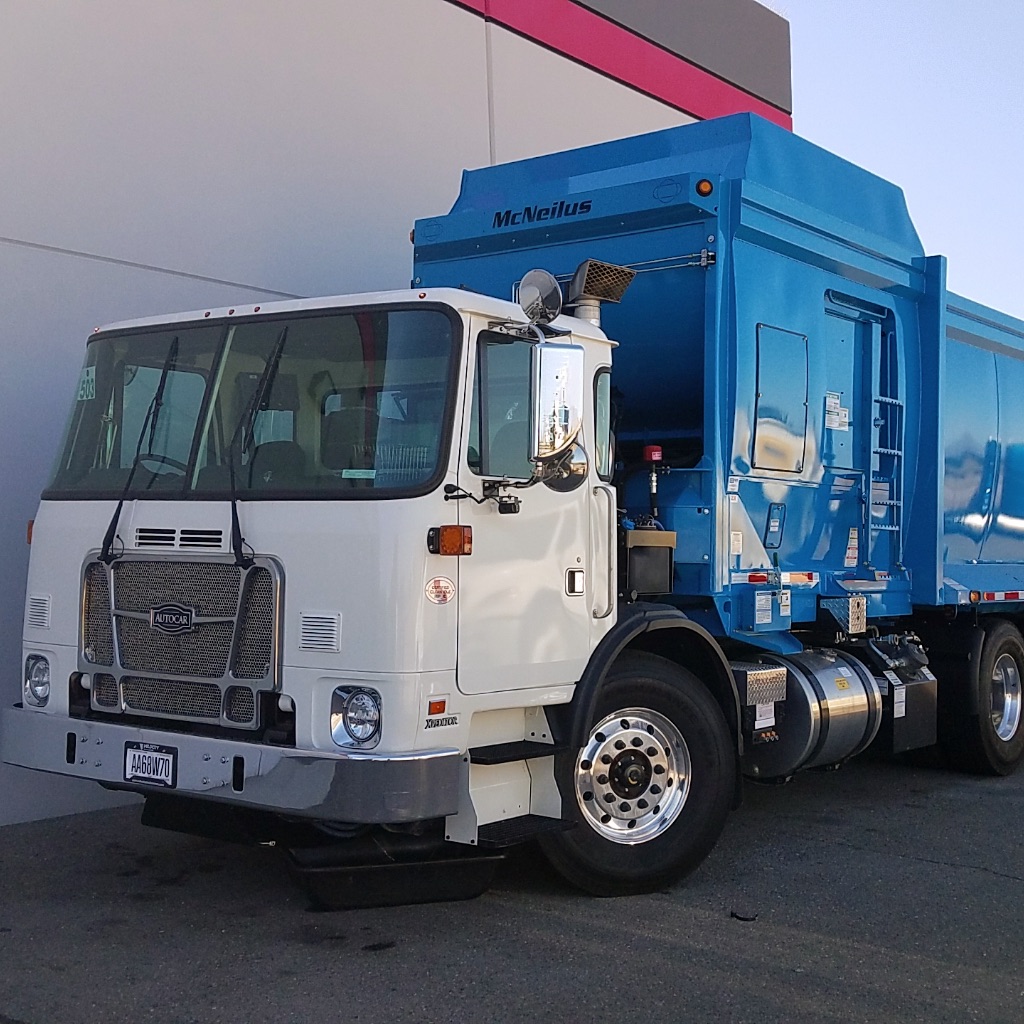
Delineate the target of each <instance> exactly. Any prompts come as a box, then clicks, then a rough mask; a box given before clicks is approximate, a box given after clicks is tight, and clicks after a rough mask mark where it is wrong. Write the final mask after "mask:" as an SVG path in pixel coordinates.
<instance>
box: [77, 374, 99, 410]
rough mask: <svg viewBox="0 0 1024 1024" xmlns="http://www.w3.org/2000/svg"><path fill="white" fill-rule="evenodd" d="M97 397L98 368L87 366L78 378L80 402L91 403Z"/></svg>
mask: <svg viewBox="0 0 1024 1024" xmlns="http://www.w3.org/2000/svg"><path fill="white" fill-rule="evenodd" d="M95 397H96V367H95V366H86V367H85V368H84V369H83V370H82V376H81V377H79V378H78V401H79V402H89V401H91V400H92V399H94V398H95Z"/></svg>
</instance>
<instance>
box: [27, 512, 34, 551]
mask: <svg viewBox="0 0 1024 1024" xmlns="http://www.w3.org/2000/svg"><path fill="white" fill-rule="evenodd" d="M35 525H36V521H35V520H34V519H30V520H29V521H28V526H27V527H26V528H25V543H26V544H27V545H28V546H29V547H32V530H33V528H34V527H35Z"/></svg>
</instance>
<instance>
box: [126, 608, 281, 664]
mask: <svg viewBox="0 0 1024 1024" xmlns="http://www.w3.org/2000/svg"><path fill="white" fill-rule="evenodd" d="M267 625H268V629H267V633H268V634H269V632H270V630H269V625H270V624H269V623H268V624H267ZM233 633H234V623H232V622H203V623H200V624H199V625H197V626H196V627H195V629H193V630H192V632H191V633H178V634H176V635H175V634H168V633H161V632H159V631H157V630H155V629H151V628H150V625H149V622H148V621H147V620H146V619H129V618H127V617H126V616H123V615H119V616H118V618H117V642H118V644H119V646H120V652H121V665H122V666H123V667H124V668H126V669H129V670H131V671H132V672H167V673H170V674H171V675H175V676H198V677H199V678H200V679H220V677H221V676H223V675H224V674H225V673H226V672H227V668H228V657H229V656H230V654H231V636H232V634H233ZM269 665H270V659H269V658H268V659H267V661H266V667H267V668H269ZM266 674H267V673H266V672H265V671H264V672H260V673H259V676H258V677H257V678H260V679H262V678H263V676H265V675H266Z"/></svg>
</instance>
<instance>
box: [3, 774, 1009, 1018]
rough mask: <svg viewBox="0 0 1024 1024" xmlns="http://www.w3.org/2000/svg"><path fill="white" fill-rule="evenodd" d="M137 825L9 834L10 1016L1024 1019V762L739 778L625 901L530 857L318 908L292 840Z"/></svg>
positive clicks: (122, 814)
mask: <svg viewBox="0 0 1024 1024" xmlns="http://www.w3.org/2000/svg"><path fill="white" fill-rule="evenodd" d="M138 817H139V811H138V809H137V808H120V809H117V810H113V811H102V812H96V813H93V814H83V815H77V816H73V817H66V818H60V819H56V820H51V821H45V822H36V823H30V824H25V825H14V826H9V827H7V828H4V829H0V868H2V870H0V1024H49V1022H59V1024H93V1022H113V1021H118V1022H121V1021H124V1022H133V1024H134V1022H151V1021H158V1022H168V1024H212V1022H244V1024H259V1022H264V1021H265V1022H273V1024H284V1022H292V1021H294V1022H303V1024H305V1022H314V1021H315V1022H335V1021H337V1022H349V1021H352V1022H382V1024H384V1022H388V1024H390V1022H406V1021H408V1022H432V1021H453V1022H455V1021H457V1022H462V1021H466V1022H474V1024H478V1022H492V1021H493V1022H521V1021H527V1022H531V1024H534V1022H537V1024H539V1022H547V1021H551V1022H559V1024H563V1022H569V1024H572V1022H576V1021H580V1022H583V1021H585V1022H588V1024H591V1022H603V1021H616V1022H618V1021H626V1020H628V1021H635V1022H637V1024H646V1022H660V1021H666V1022H688V1021H695V1022H703V1021H715V1022H718V1021H721V1022H775V1021H778V1022H786V1024H796V1022H809V1024H810V1022H813V1024H822V1022H832V1021H870V1022H873V1024H874V1022H879V1021H884V1022H886V1024H893V1022H900V1021H927V1022H930V1024H933V1022H943V1021H949V1022H956V1024H960V1022H965V1021H984V1022H1007V1024H1021V1022H1022V1021H1024V925H1022V918H1024V854H1022V847H1024V843H1022V839H1024V773H1019V774H1018V775H1017V776H1014V777H1012V778H1010V779H987V778H974V777H969V776H963V775H958V774H954V773H952V772H948V771H945V770H942V769H939V768H935V767H908V766H905V765H892V764H888V763H884V762H875V761H861V762H855V763H853V764H851V765H849V766H847V767H846V768H844V769H843V770H841V771H838V772H829V773H816V772H812V773H805V774H803V775H800V776H798V777H797V779H796V780H795V781H794V782H792V783H791V784H789V785H788V786H784V787H761V786H753V785H748V786H747V789H746V794H745V802H744V806H743V807H742V808H741V809H740V810H739V811H737V812H735V813H734V814H733V816H732V818H731V820H730V822H729V825H728V826H727V829H726V832H725V834H724V835H723V837H722V840H721V842H720V843H719V846H718V847H717V849H716V850H715V851H714V852H713V853H712V855H711V857H710V858H709V859H708V860H707V861H706V862H705V864H704V865H703V866H702V867H701V868H700V869H699V871H698V872H697V873H695V874H694V875H693V876H691V878H689V879H688V880H687V881H685V882H682V883H680V884H679V885H676V886H674V887H672V888H671V889H670V890H667V891H665V892H660V893H655V894H652V895H649V896H642V897H633V898H627V899H615V900H596V899H592V898H589V897H585V896H582V895H579V894H577V893H576V892H574V891H573V890H571V889H569V888H568V887H567V886H566V885H565V884H563V883H562V882H561V881H560V880H559V879H558V878H557V877H556V876H555V875H554V874H553V873H552V872H551V870H550V869H549V868H548V867H547V865H546V863H545V862H544V861H543V859H542V857H541V855H540V854H539V853H538V852H536V851H535V850H533V849H525V850H523V851H520V852H518V853H517V854H516V855H515V856H514V857H512V858H511V859H510V860H509V861H508V862H507V863H506V864H505V865H503V866H502V867H501V869H500V870H499V873H498V877H497V879H496V881H495V884H494V886H493V888H492V889H491V890H490V891H489V892H488V893H487V894H485V895H484V896H482V897H480V898H478V899H476V900H472V901H467V902H460V903H441V904H423V905H417V906H406V907H393V908H387V909H377V910H350V911H338V912H327V913H324V912H315V911H313V910H312V909H310V904H309V901H308V899H307V898H306V897H305V895H304V894H303V893H302V892H301V891H300V890H299V889H298V888H296V887H295V886H294V884H293V883H292V881H291V880H290V878H289V876H288V874H287V871H286V870H285V865H284V863H283V859H282V855H281V853H280V852H279V851H277V850H274V849H269V848H249V847H239V846H231V845H226V844H221V843H216V842H213V841H209V840H204V839H197V838H192V837H188V836H180V835H176V834H173V833H168V832H163V831H159V830H155V829H149V828H144V827H143V826H141V825H140V824H139V823H138Z"/></svg>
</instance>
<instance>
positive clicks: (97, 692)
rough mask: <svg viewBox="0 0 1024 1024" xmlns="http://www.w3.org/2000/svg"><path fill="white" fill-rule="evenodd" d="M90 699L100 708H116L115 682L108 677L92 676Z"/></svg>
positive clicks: (112, 678)
mask: <svg viewBox="0 0 1024 1024" xmlns="http://www.w3.org/2000/svg"><path fill="white" fill-rule="evenodd" d="M92 697H93V700H94V701H95V702H96V703H97V704H98V705H99V706H100V707H101V708H116V707H117V680H116V679H115V678H114V677H113V676H108V675H98V676H93V677H92Z"/></svg>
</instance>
